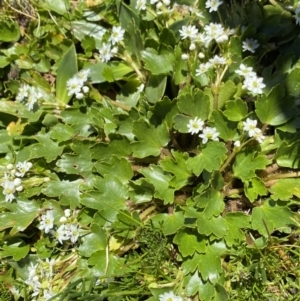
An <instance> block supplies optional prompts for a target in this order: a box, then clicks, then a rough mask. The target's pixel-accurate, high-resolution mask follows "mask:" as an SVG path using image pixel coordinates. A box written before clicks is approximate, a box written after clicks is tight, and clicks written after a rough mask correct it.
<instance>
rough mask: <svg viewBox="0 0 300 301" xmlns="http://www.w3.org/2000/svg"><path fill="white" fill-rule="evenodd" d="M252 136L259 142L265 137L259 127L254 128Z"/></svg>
mask: <svg viewBox="0 0 300 301" xmlns="http://www.w3.org/2000/svg"><path fill="white" fill-rule="evenodd" d="M253 138H255V139H256V140H257V141H258V142H259V143H262V142H263V141H264V139H265V136H264V135H263V134H262V132H261V129H258V128H255V129H254V133H253Z"/></svg>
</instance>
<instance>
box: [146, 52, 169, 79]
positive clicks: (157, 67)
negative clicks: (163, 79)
mask: <svg viewBox="0 0 300 301" xmlns="http://www.w3.org/2000/svg"><path fill="white" fill-rule="evenodd" d="M142 59H143V61H144V63H145V69H147V70H148V71H150V72H151V74H152V75H159V74H168V73H169V72H170V71H173V66H172V61H171V60H170V56H169V55H166V54H161V55H159V54H157V53H155V51H149V50H148V51H146V50H144V51H142Z"/></svg>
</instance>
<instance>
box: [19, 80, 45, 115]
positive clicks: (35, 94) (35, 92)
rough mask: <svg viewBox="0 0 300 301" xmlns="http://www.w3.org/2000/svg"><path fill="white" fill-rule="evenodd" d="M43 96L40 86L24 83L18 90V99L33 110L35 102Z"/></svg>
mask: <svg viewBox="0 0 300 301" xmlns="http://www.w3.org/2000/svg"><path fill="white" fill-rule="evenodd" d="M42 97H43V94H42V92H41V90H40V88H37V87H33V86H29V85H27V84H23V85H22V86H21V87H20V88H19V91H18V94H17V96H16V100H17V101H19V102H23V103H24V104H25V105H26V106H27V107H28V109H29V110H31V111H32V110H33V109H34V106H35V104H37V102H38V101H39V100H40V99H41V98H42Z"/></svg>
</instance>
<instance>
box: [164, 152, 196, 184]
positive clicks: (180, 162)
mask: <svg viewBox="0 0 300 301" xmlns="http://www.w3.org/2000/svg"><path fill="white" fill-rule="evenodd" d="M171 153H172V157H165V158H164V159H163V160H161V161H160V165H161V166H162V167H163V169H164V170H165V171H168V172H170V173H172V174H173V175H174V177H173V178H172V180H171V182H170V185H171V186H172V187H174V188H176V189H180V188H181V187H183V186H185V185H187V184H188V183H189V182H190V181H189V178H190V177H191V176H192V172H191V170H190V169H189V168H188V166H187V160H188V158H189V155H188V154H187V153H181V152H177V151H174V150H172V151H171Z"/></svg>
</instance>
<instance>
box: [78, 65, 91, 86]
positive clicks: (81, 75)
mask: <svg viewBox="0 0 300 301" xmlns="http://www.w3.org/2000/svg"><path fill="white" fill-rule="evenodd" d="M89 74H90V69H83V70H80V71H79V72H78V74H77V75H75V76H76V77H77V78H78V79H79V80H80V81H81V82H82V85H83V84H84V83H85V82H86V81H87V80H88V77H89Z"/></svg>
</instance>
